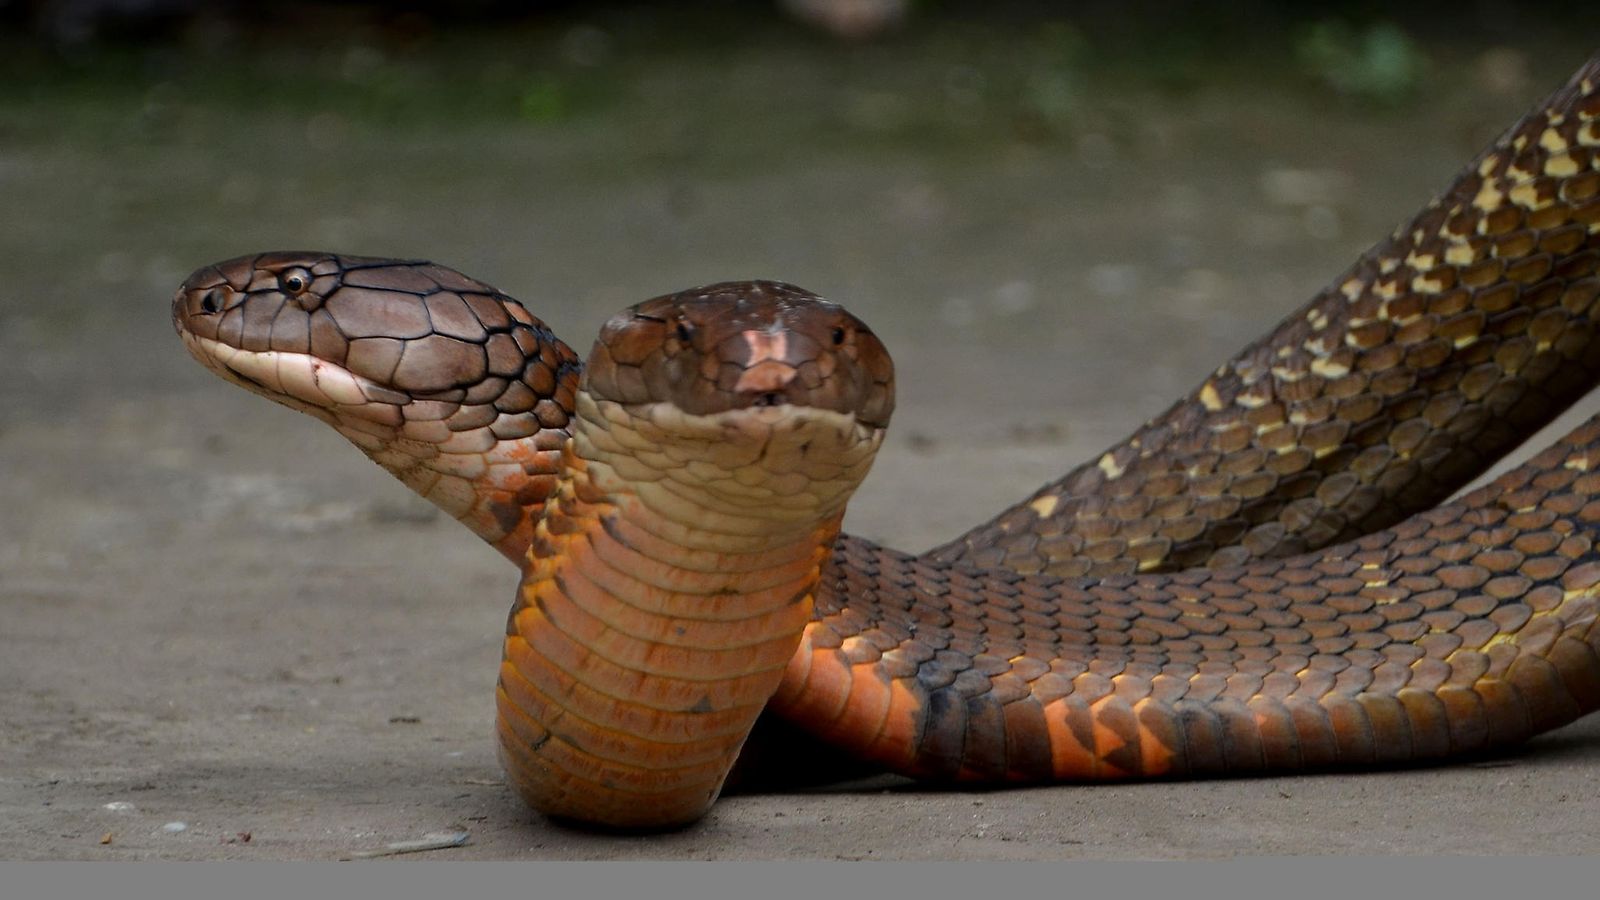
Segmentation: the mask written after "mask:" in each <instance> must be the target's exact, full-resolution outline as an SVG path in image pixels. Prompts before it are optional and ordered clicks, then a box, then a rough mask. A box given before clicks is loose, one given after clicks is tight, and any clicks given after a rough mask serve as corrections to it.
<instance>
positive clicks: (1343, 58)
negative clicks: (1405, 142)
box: [1295, 19, 1428, 106]
mask: <svg viewBox="0 0 1600 900" xmlns="http://www.w3.org/2000/svg"><path fill="white" fill-rule="evenodd" d="M1295 56H1296V59H1297V60H1298V61H1299V63H1300V65H1301V67H1302V68H1303V69H1304V70H1305V71H1306V72H1308V73H1309V74H1310V75H1312V76H1313V77H1315V78H1317V79H1318V80H1319V81H1321V82H1322V83H1323V84H1326V85H1327V86H1328V87H1331V88H1333V89H1334V90H1336V91H1338V92H1339V93H1341V94H1344V95H1347V96H1350V97H1354V98H1356V99H1359V100H1365V101H1370V102H1374V103H1379V104H1382V105H1386V106H1398V105H1400V104H1401V103H1403V102H1404V101H1406V100H1409V99H1411V98H1412V97H1413V96H1414V95H1415V94H1416V91H1417V88H1418V87H1419V86H1420V85H1421V83H1422V77H1423V75H1424V73H1425V72H1426V71H1427V66H1428V60H1427V57H1426V56H1425V54H1424V53H1423V51H1422V48H1421V47H1419V46H1418V45H1417V43H1416V42H1415V41H1414V40H1412V39H1411V37H1410V36H1408V35H1407V34H1406V33H1405V31H1403V30H1401V28H1400V27H1399V26H1398V25H1396V24H1395V23H1393V22H1388V21H1381V22H1374V23H1372V24H1370V25H1367V26H1365V27H1356V26H1352V25H1351V24H1349V23H1348V22H1344V21H1340V20H1336V19H1325V20H1323V21H1320V22H1316V23H1314V24H1312V25H1311V26H1309V27H1308V28H1306V29H1305V31H1304V32H1303V33H1302V35H1301V37H1300V38H1299V40H1297V41H1296V42H1295Z"/></svg>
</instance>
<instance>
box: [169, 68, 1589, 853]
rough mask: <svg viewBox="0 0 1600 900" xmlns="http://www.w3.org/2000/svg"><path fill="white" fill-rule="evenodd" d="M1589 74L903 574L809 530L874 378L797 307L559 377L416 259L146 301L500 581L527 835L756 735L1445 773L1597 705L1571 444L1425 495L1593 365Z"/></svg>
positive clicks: (846, 477) (1012, 764) (604, 820)
mask: <svg viewBox="0 0 1600 900" xmlns="http://www.w3.org/2000/svg"><path fill="white" fill-rule="evenodd" d="M1597 83H1600V60H1594V61H1591V62H1590V63H1589V64H1587V65H1586V66H1585V67H1584V68H1583V69H1582V70H1581V71H1580V72H1579V73H1578V74H1577V75H1576V76H1575V77H1574V78H1573V79H1572V81H1571V82H1570V83H1569V84H1568V85H1566V86H1565V87H1563V88H1562V89H1560V90H1559V91H1557V92H1556V93H1555V94H1554V95H1552V96H1551V97H1550V98H1549V99H1547V100H1546V102H1545V103H1544V104H1543V105H1541V107H1539V108H1538V109H1537V110H1535V111H1534V112H1533V113H1532V114H1530V115H1529V116H1528V117H1527V118H1526V119H1524V120H1523V121H1522V122H1521V123H1519V124H1518V125H1517V126H1514V127H1513V128H1512V130H1511V131H1509V132H1508V133H1507V134H1506V135H1505V136H1504V137H1502V138H1501V139H1500V140H1499V141H1497V142H1496V143H1495V144H1494V145H1492V146H1491V147H1490V148H1489V149H1488V150H1487V151H1485V153H1484V154H1483V155H1482V156H1480V157H1479V158H1478V159H1477V160H1476V161H1474V162H1473V163H1472V164H1471V165H1469V166H1468V167H1467V169H1466V170H1464V171H1463V173H1462V174H1461V175H1460V176H1458V178H1457V179H1456V181H1455V182H1454V183H1453V184H1452V185H1451V186H1450V188H1449V189H1448V190H1447V191H1446V192H1445V193H1444V194H1443V195H1442V196H1441V197H1440V198H1439V199H1438V200H1436V201H1435V202H1434V203H1432V204H1430V205H1429V206H1428V207H1427V208H1426V209H1424V210H1423V211H1422V212H1421V213H1420V214H1419V215H1418V216H1417V217H1416V218H1415V219H1413V220H1412V221H1411V222H1410V223H1408V224H1407V225H1405V226H1403V227H1402V228H1400V229H1399V230H1398V231H1397V232H1396V233H1395V234H1394V236H1392V237H1391V238H1390V239H1388V240H1387V241H1384V242H1382V243H1380V244H1379V245H1377V246H1376V247H1374V248H1373V249H1372V250H1371V251H1369V252H1368V253H1367V254H1366V255H1365V256H1363V257H1362V259H1361V260H1360V261H1359V262H1358V263H1357V264H1356V265H1355V266H1354V267H1352V269H1351V270H1349V271H1348V272H1347V273H1346V274H1345V275H1344V276H1342V277H1341V278H1340V279H1337V280H1336V281H1335V282H1334V284H1333V285H1332V286H1331V287H1330V288H1329V289H1328V290H1327V291H1326V292H1324V293H1323V294H1321V295H1319V296H1318V297H1317V298H1314V299H1313V300H1312V302H1311V303H1309V304H1308V305H1307V306H1306V307H1304V308H1303V309H1301V310H1300V311H1298V312H1296V313H1295V314H1292V315H1291V316H1290V317H1289V318H1288V319H1286V320H1285V321H1284V323H1283V324H1281V325H1280V326H1279V327H1278V328H1277V329H1276V330H1275V331H1273V332H1272V333H1271V334H1269V335H1267V336H1266V337H1265V338H1263V339H1262V340H1261V341H1259V342H1257V343H1256V344H1254V345H1252V346H1251V347H1249V348H1246V350H1245V351H1243V352H1242V353H1241V354H1240V356H1238V357H1236V358H1235V359H1234V360H1233V361H1231V362H1230V363H1228V364H1227V365H1224V366H1223V367H1221V368H1219V369H1218V370H1217V372H1216V373H1215V374H1214V375H1213V376H1212V377H1210V378H1208V379H1207V380H1206V382H1205V383H1204V384H1202V385H1201V386H1200V387H1199V388H1197V389H1196V390H1195V391H1194V392H1193V393H1192V394H1191V395H1190V396H1189V397H1187V398H1186V399H1185V400H1183V401H1180V402H1179V403H1178V404H1177V405H1175V406H1174V407H1173V408H1172V409H1171V410H1169V411H1168V412H1166V413H1164V414H1163V415H1162V416H1159V417H1157V418H1156V419H1154V420H1152V421H1151V422H1150V423H1149V424H1147V425H1146V426H1144V427H1143V428H1142V429H1140V430H1139V432H1137V433H1136V434H1135V435H1133V436H1132V437H1130V438H1129V439H1128V440H1127V441H1125V442H1123V443H1121V444H1119V445H1117V446H1116V447H1114V448H1112V449H1111V450H1109V451H1108V452H1107V453H1105V454H1104V455H1103V456H1102V457H1100V458H1099V459H1098V460H1096V461H1094V462H1091V463H1090V464H1088V465H1086V466H1084V467H1081V468H1079V469H1077V470H1075V471H1074V472H1072V473H1071V474H1069V475H1068V476H1066V477H1065V478H1064V479H1062V480H1061V481H1058V482H1055V483H1053V484H1051V485H1047V486H1046V487H1044V488H1042V489H1041V490H1040V491H1039V492H1038V493H1036V494H1035V495H1034V496H1033V497H1030V498H1028V499H1027V500H1025V501H1024V502H1023V503H1020V504H1018V505H1017V506H1016V507H1014V508H1013V509H1011V510H1009V511H1007V512H1006V513H1004V514H1002V515H1001V516H999V517H997V518H996V519H995V520H994V521H992V522H990V523H988V524H986V525H983V526H980V527H979V528H977V529H975V530H973V531H971V532H969V533H968V534H966V535H965V536H963V537H961V538H959V539H957V540H956V541H954V542H952V543H950V544H948V545H946V546H944V547H942V548H939V549H937V550H935V551H933V552H931V553H929V554H926V555H924V556H921V557H917V556H912V555H909V554H905V553H901V552H898V551H894V550H890V549H887V548H883V547H879V546H876V545H874V544H872V543H870V542H867V541H864V540H861V539H858V538H854V537H850V536H847V535H839V533H838V527H839V521H840V518H841V517H842V514H843V510H844V504H845V502H846V501H847V500H848V498H849V495H850V493H851V492H852V491H853V490H854V488H855V486H856V484H858V483H859V481H860V479H861V478H862V477H864V476H865V474H866V470H867V468H868V466H870V463H871V459H872V455H873V452H874V451H875V450H876V447H877V445H878V442H879V441H881V439H882V434H883V428H884V426H886V425H887V422H888V418H889V415H890V412H891V411H892V407H893V374H892V369H891V367H890V363H889V360H888V356H887V353H886V352H885V351H884V349H883V347H882V345H881V344H879V343H878V341H877V339H876V337H874V336H873V335H872V333H871V331H870V330H869V329H867V327H866V326H865V325H863V324H862V323H861V322H859V320H857V319H855V318H854V317H853V316H851V315H850V314H849V313H847V312H845V311H843V310H842V309H840V308H839V307H836V306H834V305H832V304H829V303H827V302H825V301H822V300H820V299H818V298H816V297H814V296H812V295H810V294H807V293H806V292H804V291H801V290H799V289H798V288H793V287H791V286H787V285H782V284H777V283H772V282H753V283H736V284H725V285H713V286H710V287H708V288H702V289H697V290H694V291H688V292H684V293H681V294H674V295H669V296H665V297H660V298H656V299H655V300H652V301H647V302H646V303H643V304H640V305H639V306H636V307H633V308H632V309H630V310H628V311H625V312H623V313H621V314H619V315H618V316H616V317H614V318H613V319H612V320H611V321H610V322H609V323H607V325H606V327H605V329H603V330H602V333H601V335H600V338H599V340H598V341H597V342H596V345H595V349H594V350H593V352H592V353H591V354H590V357H589V360H588V363H587V365H580V363H579V361H578V358H577V357H576V355H575V354H573V353H572V352H571V351H570V350H569V349H567V348H566V347H565V346H564V345H563V344H561V343H560V342H559V341H558V340H556V338H555V337H554V336H553V335H552V334H551V333H550V332H549V330H548V329H546V328H545V327H544V326H543V324H542V323H540V322H539V321H538V320H537V319H535V318H534V317H533V316H531V315H529V314H528V313H527V311H526V310H524V309H523V308H522V307H521V305H520V304H518V303H517V302H516V301H514V300H512V299H510V298H509V297H506V296H505V295H503V294H500V293H499V292H497V291H495V290H494V289H492V288H490V287H488V286H486V285H483V284H481V283H479V282H476V281H474V280H472V279H470V278H467V277H466V276H463V275H461V274H459V273H456V272H452V271H450V270H448V269H444V268H442V267H439V266H434V265H431V264H427V263H419V262H405V261H392V260H374V259H365V258H357V257H347V256H335V255H329V254H320V253H275V254H261V255H255V256H250V257H242V258H239V259H235V260H230V261H228V262H224V263H219V264H217V265H215V266H209V267H206V268H204V269H202V270H200V271H198V272H196V273H195V274H194V275H193V276H191V277H190V278H189V279H188V280H187V281H186V282H185V284H184V286H183V287H182V288H181V289H180V291H179V293H178V295H177V297H176V298H175V300H174V304H173V317H174V323H175V325H176V326H177V329H178V332H179V334H180V335H181V336H182V337H183V339H184V342H185V344H186V346H187V347H188V348H189V350H190V351H191V352H192V353H193V354H194V355H195V356H196V358H197V359H199V360H200V361H201V362H202V363H204V364H205V365H207V366H208V367H209V368H211V369H213V370H214V371H216V372H217V373H218V374H220V375H222V376H223V377H225V378H227V379H228V380H230V381H233V382H235V383H238V384H241V385H243V386H245V387H247V388H249V389H251V390H253V391H255V392H257V393H261V394H264V395H266V396H268V397H271V398H272V399H274V400H277V401H278V402H281V403H285V404H287V405H290V406H293V407H295V408H297V409H301V410H303V411H306V412H308V413H310V414H312V415H314V416H316V417H318V418H320V419H323V420H324V421H326V422H328V423H329V424H331V425H332V426H333V427H335V428H337V429H338V430H339V431H340V432H341V433H343V434H345V435H346V436H347V437H348V438H350V440H352V441H353V442H354V443H356V444H357V445H358V446H359V447H361V449H362V450H363V451H365V452H366V453H367V454H368V455H369V456H371V457H372V458H373V459H375V460H376V461H378V462H379V463H380V464H382V465H384V466H385V467H386V468H387V469H389V470H390V471H391V472H393V473H394V474H396V475H397V476H398V477H400V478H401V479H402V480H403V481H404V482H405V483H406V484H407V485H409V486H411V487H412V488H413V489H415V490H417V491H418V492H419V493H421V494H423V495H424V496H427V497H428V498H429V499H431V500H433V501H434V502H436V503H438V504H439V505H440V506H441V507H443V508H444V509H446V510H447V511H448V512H450V513H451V514H452V515H454V516H456V517H457V518H458V519H460V520H461V521H462V522H463V523H464V524H466V525H468V527H470V528H472V529H473V530H474V531H475V532H477V533H478V534H479V535H480V536H482V537H484V538H485V539H486V540H488V541H490V542H491V543H493V544H494V545H495V546H496V547H498V548H499V549H500V550H501V552H503V553H504V554H505V555H507V556H508V557H510V558H512V559H514V560H516V561H518V562H519V563H522V564H523V567H524V568H523V582H522V585H521V588H520V591H519V595H518V599H517V602H516V604H515V607H514V608H513V610H512V614H511V616H510V619H509V622H508V627H507V638H506V645H505V657H504V663H503V664H502V668H501V675H500V686H499V691H498V698H499V735H500V742H501V756H502V760H503V761H504V762H505V764H506V767H507V771H508V773H509V774H510V776H511V780H512V782H513V783H514V784H515V785H516V786H517V788H518V790H519V791H520V792H521V793H522V794H523V796H524V797H525V798H527V799H528V800H529V802H530V803H532V804H533V805H534V806H535V807H536V808H538V809H540V810H542V811H544V812H546V813H549V814H552V815H556V816H560V817H566V818H572V819H578V820H583V821H588V822H594V823H599V824H605V825H615V826H628V827H661V826H670V825H676V824H681V823H684V822H688V821H693V820H694V819H696V818H698V817H699V816H701V815H703V814H704V812H705V811H706V809H708V808H709V806H710V804H711V803H712V802H713V801H714V800H715V798H716V796H717V793H718V791H719V790H720V788H721V785H722V784H723V782H724V779H725V778H726V777H727V774H728V771H729V769H730V767H731V766H732V765H733V763H734V761H735V758H736V757H737V756H738V754H739V752H740V748H741V747H742V746H743V745H744V743H745V740H746V738H747V736H748V735H749V734H750V732H751V729H752V727H753V725H754V724H755V723H756V720H757V717H758V716H759V715H762V711H763V710H769V711H770V713H769V714H768V715H771V714H775V715H777V716H779V717H781V718H782V719H783V720H786V721H787V722H789V723H791V724H792V725H793V726H795V727H798V728H799V729H801V730H803V731H804V732H806V733H807V734H808V735H810V736H811V737H812V738H814V739H818V740H820V741H823V742H825V743H827V744H828V745H830V746H832V747H835V748H838V749H841V750H843V751H844V752H846V753H847V754H849V755H850V756H852V757H854V758H857V759H861V760H866V761H870V762H871V763H873V764H875V765H878V766H881V767H883V768H886V769H889V770H891V771H895V772H900V773H904V774H908V775H911V776H914V777H918V778H926V779H936V780H956V781H968V782H1038V781H1050V780H1058V781H1062V780H1086V779H1108V778H1132V777H1154V776H1171V775H1200V774H1215V773H1228V772H1248V771H1257V770H1263V769H1303V768H1318V767H1329V766H1349V765H1361V764H1382V763H1392V762H1398V761H1405V760H1418V759H1429V758H1437V757H1442V756H1447V755H1450V754H1463V753H1470V752H1474V751H1480V750H1484V749H1487V748H1492V747H1498V746H1504V745H1506V744H1509V743H1512V742H1516V741H1520V740H1522V739H1524V738H1526V737H1528V736H1529V735H1531V734H1535V733H1537V732H1539V731H1542V730H1546V729H1549V728H1552V727H1555V726H1557V725H1561V724H1564V723H1566V722H1568V721H1571V720H1572V719H1574V718H1576V717H1577V716H1580V715H1583V714H1584V713H1587V712H1590V711H1592V710H1594V709H1595V708H1596V707H1600V655H1597V654H1600V633H1597V632H1596V631H1595V621H1596V612H1597V605H1596V604H1597V594H1600V552H1597V551H1596V549H1595V547H1594V542H1595V540H1596V537H1597V536H1600V419H1597V420H1592V421H1590V422H1588V423H1586V424H1585V425H1584V426H1582V427H1580V428H1579V429H1578V430H1576V431H1575V432H1573V433H1572V434H1570V435H1568V436H1567V437H1566V438H1565V439H1563V440H1562V441H1561V442H1560V443H1559V444H1557V445H1556V446H1554V447H1552V448H1550V449H1549V450H1547V451H1545V452H1544V453H1542V454H1540V455H1538V456H1537V457H1535V458H1534V459H1533V460H1531V461H1530V462H1529V463H1528V464H1526V465H1524V466H1522V467H1520V468H1518V469H1516V470H1514V471H1513V472H1511V473H1509V474H1507V475H1505V476H1503V477H1502V478H1500V479H1499V480H1497V481H1496V482H1495V483H1494V484H1492V485H1490V486H1488V487H1485V488H1483V489H1481V490H1478V491H1475V492H1473V493H1472V494H1470V495H1468V496H1466V497H1463V498H1461V499H1460V500H1458V501H1455V502H1452V503H1448V504H1445V505H1442V506H1437V507H1435V504H1438V503H1439V502H1440V501H1441V500H1443V499H1444V498H1446V497H1448V496H1449V495H1450V494H1451V493H1452V492H1453V491H1455V490H1456V489H1457V488H1458V487H1460V486H1461V485H1462V484H1463V483H1465V482H1466V481H1467V480H1469V479H1470V478H1472V477H1474V476H1475V475H1476V474H1478V473H1479V472H1481V471H1482V470H1483V469H1484V468H1485V467H1487V466H1488V465H1489V464H1490V463H1491V462H1493V461H1494V460H1495V459H1497V458H1498V457H1499V456H1501V455H1503V454H1504V453H1505V452H1507V451H1509V450H1510V449H1511V448H1512V447H1514V446H1515V445H1516V443H1518V442H1519V441H1520V440H1521V439H1522V438H1523V437H1525V436H1526V435H1527V434H1528V433H1529V431H1530V430H1531V429H1533V428H1536V427H1537V426H1539V425H1542V424H1544V423H1545V422H1547V421H1548V420H1549V419H1550V418H1552V417H1553V416H1554V415H1555V414H1556V413H1558V412H1559V411H1560V410H1561V409H1563V408H1564V407H1566V406H1567V405H1568V404H1570V403H1571V402H1572V401H1573V400H1574V399H1575V398H1576V397H1578V396H1580V395H1581V394H1582V393H1583V392H1584V391H1587V390H1588V389H1589V388H1590V387H1592V386H1593V385H1594V383H1595V381H1596V375H1597V373H1600V336H1597V335H1596V331H1595V300H1596V297H1597V295H1600V279H1597V277H1596V274H1595V273H1596V266H1597V261H1600V237H1596V233H1597V232H1600V163H1597V161H1596V158H1595V155H1594V152H1593V148H1594V147H1595V146H1597V145H1600V93H1597V92H1596V85H1597ZM1408 516H1409V518H1408ZM1340 541H1343V542H1344V543H1336V542H1340Z"/></svg>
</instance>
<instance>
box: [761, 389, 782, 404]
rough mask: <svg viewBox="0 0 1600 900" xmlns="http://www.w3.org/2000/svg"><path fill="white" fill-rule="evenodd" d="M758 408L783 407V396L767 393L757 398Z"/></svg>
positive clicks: (775, 392) (776, 393)
mask: <svg viewBox="0 0 1600 900" xmlns="http://www.w3.org/2000/svg"><path fill="white" fill-rule="evenodd" d="M755 405H756V406H782V405H783V395H782V394H780V393H778V392H777V391H767V392H765V393H763V394H762V395H761V396H759V397H757V398H756V402H755Z"/></svg>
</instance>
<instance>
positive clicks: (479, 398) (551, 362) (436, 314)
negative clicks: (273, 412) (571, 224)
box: [172, 252, 580, 558]
mask: <svg viewBox="0 0 1600 900" xmlns="http://www.w3.org/2000/svg"><path fill="white" fill-rule="evenodd" d="M172 321H173V325H174V327H175V328H176V329H177V332H178V335H179V337H181V338H182V339H183V343H184V346H185V347H187V348H188V350H189V352H190V353H191V354H192V355H193V356H194V357H195V359H197V360H199V361H200V363H201V364H203V365H204V366H205V367H206V368H208V369H211V370H212V371H213V372H216V373H217V374H218V375H220V376H222V377H223V378H224V379H226V380H227V381H230V382H233V383H234V384H237V385H240V386H242V387H244V388H246V389H248V390H250V391H252V392H254V393H257V394H261V395H262V396H264V397H267V398H269V399H271V400H274V401H276V402H278V403H282V404H284V405H285V406H289V407H292V408H294V409H298V410H300V411H302V412H306V413H309V414H311V415H313V416H315V417H317V418H319V419H322V420H323V421H325V422H327V423H329V424H330V425H332V426H333V427H334V428H336V429H337V430H338V431H339V432H340V433H341V434H343V435H344V436H345V437H347V438H349V439H350V441H352V442H353V443H355V444H356V445H357V446H358V447H360V448H361V449H362V450H363V451H364V452H366V453H367V455H368V456H370V457H372V458H373V459H374V460H375V461H377V462H378V463H379V464H380V465H382V466H383V467H384V468H386V469H388V470H389V471H390V472H391V473H393V474H394V475H395V476H397V477H398V478H400V479H401V480H402V481H404V482H405V483H406V484H407V485H408V486H410V487H411V488H412V489H413V490H416V491H417V492H418V493H421V494H422V495H423V496H425V497H427V498H428V499H430V500H432V501H434V502H435V503H437V504H438V505H439V506H440V507H441V508H443V509H444V510H445V511H446V512H448V513H450V514H451V515H453V516H455V517H456V518H458V519H461V520H462V521H463V522H464V523H466V524H467V525H468V526H469V527H471V528H472V529H473V530H474V531H477V532H478V533H479V534H480V535H481V536H483V537H484V538H485V539H486V540H489V541H490V542H491V543H494V544H496V545H497V546H500V547H501V548H502V550H503V552H505V553H506V554H507V555H510V556H515V557H518V558H520V551H519V549H518V547H517V545H516V541H515V540H514V539H512V538H514V536H515V535H518V534H522V535H523V539H524V540H525V534H526V531H527V530H528V528H529V526H528V524H527V521H526V517H527V515H528V513H529V511H530V510H531V509H533V508H534V507H535V506H536V504H537V503H538V502H540V501H542V499H543V496H544V495H545V494H546V493H547V492H548V490H550V489H551V488H552V487H553V486H554V472H555V465H556V457H557V454H558V452H559V447H560V446H561V444H562V443H563V442H564V441H565V439H566V428H567V424H568V419H569V416H570V414H571V411H572V402H573V392H574V391H575V390H576V388H577V382H578V374H579V369H580V363H579V360H578V358H577V356H576V355H575V354H574V353H573V352H572V351H571V349H569V348H568V347H567V346H566V345H565V344H563V343H561V342H560V341H559V340H557V339H556V337H555V336H554V335H553V334H551V333H550V330H549V329H548V328H546V327H545V325H544V323H543V322H540V321H539V320H538V319H536V318H534V317H533V316H532V315H531V314H529V313H528V311H527V310H526V309H524V308H523V307H522V304H520V303H518V302H517V301H516V300H513V299H512V298H510V297H507V296H506V295H504V294H502V293H500V292H499V291H497V290H495V289H494V288H492V287H490V286H488V285H486V284H483V283H482V282H479V281H475V280H474V279H471V278H468V277H467V276H465V275H462V274H460V273H459V272H455V271H452V270H450V269H447V268H445V267H443V266H437V265H433V264H431V263H427V262H422V261H417V260H389V259H373V258H368V257H359V256H340V255H335V254H330V253H315V252H306V253H299V252H284V253H262V254H255V255H251V256H241V257H238V258H237V259H230V260H227V261H226V262H220V263H216V264H215V265H210V266H206V267H205V268H202V269H200V270H198V271H196V272H195V273H194V274H193V275H190V276H189V278H188V279H186V280H185V281H184V283H183V286H182V287H180V288H179V289H178V293H177V295H176V296H175V297H174V298H173V301H172Z"/></svg>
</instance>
